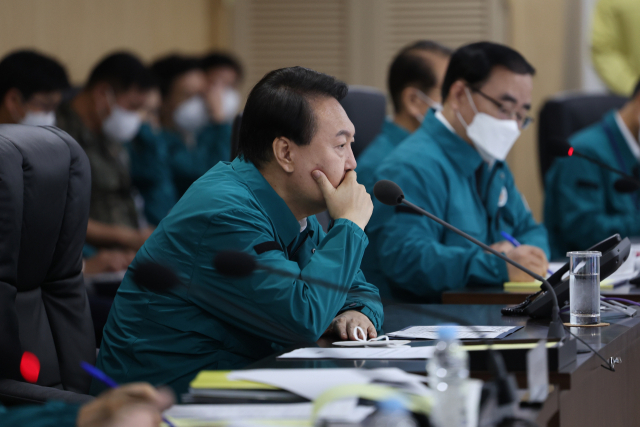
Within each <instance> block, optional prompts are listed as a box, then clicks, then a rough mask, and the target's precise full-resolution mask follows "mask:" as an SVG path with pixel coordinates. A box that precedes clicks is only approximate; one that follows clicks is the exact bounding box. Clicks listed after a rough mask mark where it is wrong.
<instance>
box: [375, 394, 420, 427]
mask: <svg viewBox="0 0 640 427" xmlns="http://www.w3.org/2000/svg"><path fill="white" fill-rule="evenodd" d="M377 406H378V410H377V411H376V413H375V414H373V415H372V416H371V417H370V418H369V419H368V420H367V422H366V426H367V427H417V426H418V424H417V423H416V421H415V420H414V419H413V417H412V416H411V413H410V412H409V411H408V410H407V408H405V406H404V404H403V403H402V401H401V400H399V399H388V400H384V401H382V402H379V403H378V405H377Z"/></svg>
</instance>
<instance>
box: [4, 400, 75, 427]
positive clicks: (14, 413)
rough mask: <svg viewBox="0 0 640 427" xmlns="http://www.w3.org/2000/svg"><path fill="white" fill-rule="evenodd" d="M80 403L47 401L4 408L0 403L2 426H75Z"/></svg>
mask: <svg viewBox="0 0 640 427" xmlns="http://www.w3.org/2000/svg"><path fill="white" fill-rule="evenodd" d="M79 410H80V405H75V404H68V403H62V402H47V403H45V404H43V405H24V406H16V407H13V408H5V407H4V406H2V405H0V425H1V426H2V427H26V426H28V427H76V418H77V417H78V411H79Z"/></svg>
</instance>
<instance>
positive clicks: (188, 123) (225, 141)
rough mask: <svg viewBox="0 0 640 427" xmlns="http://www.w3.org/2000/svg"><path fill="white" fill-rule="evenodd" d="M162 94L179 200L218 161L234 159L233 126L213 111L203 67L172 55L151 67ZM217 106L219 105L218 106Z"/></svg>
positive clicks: (164, 134)
mask: <svg viewBox="0 0 640 427" xmlns="http://www.w3.org/2000/svg"><path fill="white" fill-rule="evenodd" d="M151 69H152V71H153V72H154V73H155V75H156V76H157V78H158V80H159V86H160V91H161V93H162V108H161V111H160V120H161V123H162V128H163V130H162V135H161V136H162V139H163V140H164V141H165V142H166V144H167V152H168V155H169V157H168V158H169V166H170V168H169V170H170V174H171V177H172V178H173V181H174V185H175V190H176V194H177V196H178V198H180V197H182V195H183V194H184V192H185V191H187V188H189V186H190V185H191V184H193V183H194V182H195V180H197V179H198V178H200V177H201V176H202V175H204V174H205V173H206V172H207V171H208V170H209V169H211V168H212V167H213V166H215V165H216V164H217V163H218V162H219V161H228V160H229V159H230V157H231V123H230V122H229V121H228V120H226V119H225V121H220V120H221V119H220V115H219V114H217V112H216V111H213V108H212V103H210V102H207V100H208V97H209V95H210V92H209V91H208V89H207V78H206V74H205V72H204V70H203V69H202V67H201V63H200V61H199V60H197V59H196V58H189V57H183V56H179V55H169V56H166V57H164V58H161V59H159V60H157V61H156V62H154V63H153V65H152V66H151ZM215 105H217V104H215Z"/></svg>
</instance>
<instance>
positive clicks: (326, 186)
mask: <svg viewBox="0 0 640 427" xmlns="http://www.w3.org/2000/svg"><path fill="white" fill-rule="evenodd" d="M311 176H312V177H313V179H315V180H316V182H317V183H318V186H319V187H320V191H322V194H323V195H327V193H328V192H329V191H330V190H333V189H334V188H333V185H331V183H330V182H329V180H328V179H327V176H326V175H325V174H324V173H323V172H322V171H321V170H314V171H313V172H311Z"/></svg>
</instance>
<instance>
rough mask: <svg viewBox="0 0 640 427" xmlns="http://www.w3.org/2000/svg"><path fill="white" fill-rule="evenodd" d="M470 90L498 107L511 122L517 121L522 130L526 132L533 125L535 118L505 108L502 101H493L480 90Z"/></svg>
mask: <svg viewBox="0 0 640 427" xmlns="http://www.w3.org/2000/svg"><path fill="white" fill-rule="evenodd" d="M469 89H471V90H472V91H473V92H476V93H477V94H479V95H480V96H482V97H483V98H484V99H486V100H487V101H489V102H491V103H492V104H493V105H495V106H496V107H498V110H500V113H502V114H504V115H505V116H507V117H509V118H510V119H511V120H516V121H517V122H518V123H519V124H520V129H523V130H524V129H526V128H527V127H529V125H530V124H531V123H533V120H534V119H533V117H531V116H523V115H522V114H520V113H519V112H518V111H514V110H513V109H509V108H507V107H505V106H504V104H503V103H502V102H500V101H498V100H496V99H493V98H492V97H490V96H489V95H487V94H486V93H484V92H482V91H481V90H480V89H475V88H473V87H469Z"/></svg>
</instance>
